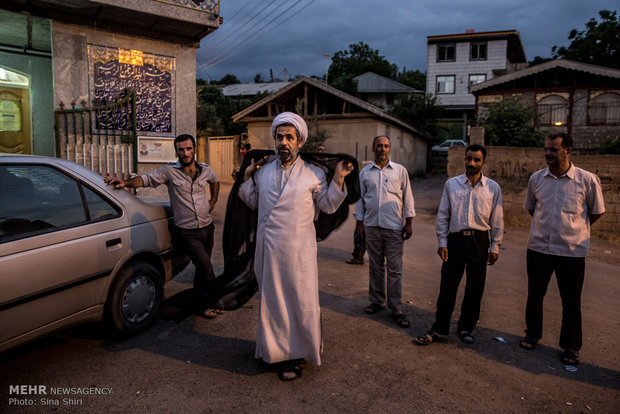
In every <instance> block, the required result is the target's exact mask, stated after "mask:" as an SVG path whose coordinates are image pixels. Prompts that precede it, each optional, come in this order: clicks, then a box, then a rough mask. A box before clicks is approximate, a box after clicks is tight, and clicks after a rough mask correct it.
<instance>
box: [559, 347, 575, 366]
mask: <svg viewBox="0 0 620 414" xmlns="http://www.w3.org/2000/svg"><path fill="white" fill-rule="evenodd" d="M560 360H561V361H562V363H563V364H564V365H572V366H575V365H577V364H579V352H575V351H572V350H570V349H565V350H564V351H563V352H562V354H561V355H560Z"/></svg>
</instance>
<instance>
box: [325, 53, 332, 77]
mask: <svg viewBox="0 0 620 414" xmlns="http://www.w3.org/2000/svg"><path fill="white" fill-rule="evenodd" d="M323 56H325V57H326V58H327V65H326V66H325V84H327V72H329V58H330V57H331V55H328V54H327V53H323Z"/></svg>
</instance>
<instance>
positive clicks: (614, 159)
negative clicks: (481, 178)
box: [448, 147, 620, 240]
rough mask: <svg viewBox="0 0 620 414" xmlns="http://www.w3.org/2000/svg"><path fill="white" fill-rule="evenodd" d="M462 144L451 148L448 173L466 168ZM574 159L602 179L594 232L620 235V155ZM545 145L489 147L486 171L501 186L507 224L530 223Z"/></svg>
mask: <svg viewBox="0 0 620 414" xmlns="http://www.w3.org/2000/svg"><path fill="white" fill-rule="evenodd" d="M463 151H464V150H463V148H462V147H453V148H450V150H449V151H448V177H453V176H455V175H459V174H462V173H463V171H464V161H463V158H464V155H465V154H464V152H463ZM571 161H572V162H573V163H574V164H575V165H576V166H578V167H580V168H583V169H584V170H587V171H590V172H593V173H595V174H596V175H598V176H599V178H600V179H601V186H602V189H603V196H604V198H605V210H606V212H605V214H604V215H603V217H602V218H601V219H600V220H599V221H598V222H597V223H596V224H595V225H594V226H593V228H592V233H593V234H594V235H596V236H598V237H603V238H606V239H614V240H619V239H620V214H619V213H620V155H573V156H571ZM546 167H547V164H546V163H545V158H544V155H543V150H542V148H516V147H487V162H486V164H485V166H484V169H483V173H484V174H485V175H486V176H487V177H490V178H492V179H493V180H495V181H497V182H498V183H499V185H500V186H501V187H502V197H503V201H504V216H505V222H506V225H507V226H521V227H528V226H529V225H530V215H529V213H528V212H527V211H525V210H524V209H523V202H524V201H525V191H526V189H527V183H528V181H529V178H530V175H531V174H532V173H534V172H536V171H538V170H540V169H542V168H546Z"/></svg>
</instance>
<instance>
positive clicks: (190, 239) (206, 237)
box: [175, 223, 215, 291]
mask: <svg viewBox="0 0 620 414" xmlns="http://www.w3.org/2000/svg"><path fill="white" fill-rule="evenodd" d="M214 229H215V226H214V225H213V223H211V224H209V225H208V226H206V227H202V228H199V229H184V228H181V227H176V226H175V233H176V237H175V239H176V240H175V243H178V244H179V245H180V247H181V248H182V249H183V251H185V253H186V254H187V255H188V256H189V258H190V259H191V261H192V263H194V266H196V273H194V289H196V290H200V291H205V290H207V289H208V288H209V283H210V282H212V281H214V280H215V272H213V265H212V264H211V252H212V251H213V232H214Z"/></svg>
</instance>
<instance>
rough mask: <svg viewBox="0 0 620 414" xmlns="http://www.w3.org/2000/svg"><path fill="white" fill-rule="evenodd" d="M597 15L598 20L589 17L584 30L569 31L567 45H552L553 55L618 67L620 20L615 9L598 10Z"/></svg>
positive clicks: (619, 61)
mask: <svg viewBox="0 0 620 414" xmlns="http://www.w3.org/2000/svg"><path fill="white" fill-rule="evenodd" d="M598 15H599V17H600V21H597V20H596V19H595V18H594V17H593V18H591V19H590V21H589V22H588V23H586V30H582V31H579V30H577V29H573V30H571V31H570V34H569V35H568V40H570V41H571V43H570V45H568V47H564V46H562V47H558V46H553V47H552V48H551V51H552V52H553V57H554V58H558V57H560V58H566V59H572V60H576V61H579V62H583V63H591V64H593V65H600V66H606V67H609V68H616V69H620V20H619V19H618V16H617V15H616V12H615V11H610V10H600V11H599V12H598Z"/></svg>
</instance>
